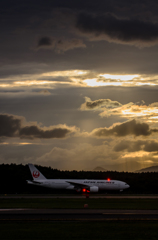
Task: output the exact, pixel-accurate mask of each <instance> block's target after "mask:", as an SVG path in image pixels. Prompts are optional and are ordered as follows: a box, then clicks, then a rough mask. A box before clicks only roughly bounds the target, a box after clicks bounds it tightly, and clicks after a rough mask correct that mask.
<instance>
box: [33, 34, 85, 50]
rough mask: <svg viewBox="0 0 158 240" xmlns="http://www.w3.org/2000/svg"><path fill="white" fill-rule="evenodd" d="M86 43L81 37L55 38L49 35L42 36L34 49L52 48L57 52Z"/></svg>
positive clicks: (81, 46)
mask: <svg viewBox="0 0 158 240" xmlns="http://www.w3.org/2000/svg"><path fill="white" fill-rule="evenodd" d="M85 47H86V45H85V44H84V43H83V40H81V39H76V38H73V39H62V38H60V39H57V38H56V39H55V38H51V37H42V38H40V39H39V41H38V44H37V47H36V50H39V49H42V48H43V49H52V50H54V51H56V52H58V53H61V52H66V51H68V50H72V49H75V48H85Z"/></svg>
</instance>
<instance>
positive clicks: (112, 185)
mask: <svg viewBox="0 0 158 240" xmlns="http://www.w3.org/2000/svg"><path fill="white" fill-rule="evenodd" d="M28 166H29V168H30V171H31V174H32V177H33V180H32V181H31V180H27V183H28V184H33V185H38V186H42V187H47V188H53V189H68V190H76V191H77V192H83V193H90V192H92V193H96V192H98V191H99V190H119V191H123V190H124V189H127V188H129V187H130V186H129V185H128V184H127V183H125V182H122V181H118V180H110V179H107V180H97V179H95V180H91V179H47V178H45V176H44V175H43V174H42V173H41V172H40V171H39V170H38V169H37V168H36V167H35V166H34V165H33V164H28Z"/></svg>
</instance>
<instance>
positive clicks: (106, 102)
mask: <svg viewBox="0 0 158 240" xmlns="http://www.w3.org/2000/svg"><path fill="white" fill-rule="evenodd" d="M120 106H122V104H121V103H119V102H117V101H112V100H110V99H98V100H95V101H91V99H90V98H88V97H85V103H83V104H82V105H81V107H80V110H93V109H101V108H103V107H104V108H116V107H120Z"/></svg>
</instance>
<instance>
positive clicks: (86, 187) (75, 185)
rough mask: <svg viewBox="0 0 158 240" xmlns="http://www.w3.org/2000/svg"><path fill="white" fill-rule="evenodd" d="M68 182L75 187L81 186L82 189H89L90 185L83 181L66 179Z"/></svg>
mask: <svg viewBox="0 0 158 240" xmlns="http://www.w3.org/2000/svg"><path fill="white" fill-rule="evenodd" d="M66 182H67V183H70V184H72V185H73V186H74V187H75V188H77V189H78V188H81V189H83V188H84V189H88V190H89V186H88V185H86V184H81V183H76V182H71V181H66Z"/></svg>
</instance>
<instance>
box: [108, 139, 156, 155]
mask: <svg viewBox="0 0 158 240" xmlns="http://www.w3.org/2000/svg"><path fill="white" fill-rule="evenodd" d="M113 150H114V151H115V152H121V151H128V152H136V151H145V152H157V151H158V142H157V141H155V140H147V141H141V140H139V141H125V140H123V141H121V142H119V143H118V144H116V145H115V147H114V149H113Z"/></svg>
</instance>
